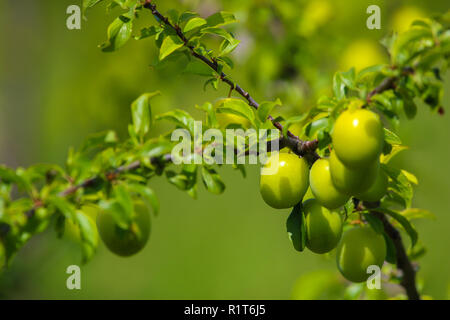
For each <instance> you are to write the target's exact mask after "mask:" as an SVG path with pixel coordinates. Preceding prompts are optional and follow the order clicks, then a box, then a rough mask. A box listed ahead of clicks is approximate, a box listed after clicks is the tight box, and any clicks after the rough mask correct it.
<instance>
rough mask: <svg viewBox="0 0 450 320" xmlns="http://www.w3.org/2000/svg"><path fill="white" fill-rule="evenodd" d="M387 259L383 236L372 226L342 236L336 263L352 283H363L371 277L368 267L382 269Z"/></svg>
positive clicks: (353, 229) (354, 229)
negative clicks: (373, 266) (374, 266)
mask: <svg viewBox="0 0 450 320" xmlns="http://www.w3.org/2000/svg"><path fill="white" fill-rule="evenodd" d="M385 258H386V242H385V240H384V237H383V235H381V234H379V233H376V232H375V231H374V230H373V229H372V228H371V227H370V226H364V227H355V228H352V229H349V230H347V231H346V232H345V233H344V235H343V236H342V239H341V242H340V243H339V245H338V248H337V253H336V262H337V266H338V269H339V271H340V272H341V273H342V275H343V276H344V277H345V278H346V279H347V280H350V281H352V282H363V281H366V280H367V278H368V277H369V274H368V273H367V267H369V266H371V265H376V266H378V267H380V268H381V266H382V265H383V262H384V259H385Z"/></svg>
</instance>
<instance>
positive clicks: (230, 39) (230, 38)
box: [201, 28, 238, 43]
mask: <svg viewBox="0 0 450 320" xmlns="http://www.w3.org/2000/svg"><path fill="white" fill-rule="evenodd" d="M201 33H202V34H212V35H216V36H219V37H222V38H224V39H225V40H227V41H228V42H229V43H236V41H238V40H236V39H234V38H233V35H232V34H231V33H229V32H228V31H226V30H224V29H221V28H204V29H202V31H201Z"/></svg>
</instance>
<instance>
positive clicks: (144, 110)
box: [131, 91, 160, 138]
mask: <svg viewBox="0 0 450 320" xmlns="http://www.w3.org/2000/svg"><path fill="white" fill-rule="evenodd" d="M158 94H160V92H159V91H157V92H151V93H144V94H142V95H141V96H140V97H139V98H137V99H136V100H135V101H133V103H132V104H131V115H132V119H133V127H134V132H135V133H136V135H138V136H140V137H141V138H142V137H144V136H145V135H146V134H147V133H148V131H149V130H150V127H151V126H152V124H153V116H152V110H151V106H150V99H151V98H153V97H154V96H156V95H158Z"/></svg>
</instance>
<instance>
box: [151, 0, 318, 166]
mask: <svg viewBox="0 0 450 320" xmlns="http://www.w3.org/2000/svg"><path fill="white" fill-rule="evenodd" d="M144 8H147V9H149V10H150V11H151V12H152V14H153V15H154V16H155V17H156V18H157V19H158V20H159V21H162V22H163V23H164V24H165V25H167V26H168V27H170V28H172V29H173V30H174V31H175V32H176V34H177V35H178V37H179V38H180V39H181V40H182V41H183V43H184V46H185V47H186V48H188V49H189V51H190V52H191V54H192V56H193V57H195V58H197V59H199V60H201V61H202V62H204V63H205V64H206V65H208V66H209V67H210V68H211V69H212V70H214V71H215V72H217V73H218V74H219V76H220V80H222V82H224V83H226V84H228V85H229V86H230V92H231V91H233V90H234V91H236V92H237V93H238V94H240V95H241V96H242V97H243V98H244V99H245V100H247V102H248V104H249V105H250V106H251V107H253V108H254V109H258V108H259V103H258V102H256V101H255V99H253V98H252V97H251V95H250V94H249V93H248V92H247V91H245V90H244V89H243V88H242V87H241V86H239V84H237V83H235V82H233V81H232V80H231V79H230V78H229V77H228V76H227V75H226V74H225V73H224V72H222V71H220V68H219V65H218V64H217V62H216V61H214V60H211V59H210V58H208V57H205V56H204V55H201V54H199V53H197V52H196V51H195V48H194V46H192V45H190V44H189V40H188V39H187V38H186V36H185V35H184V33H183V32H182V31H181V28H180V27H179V26H178V25H176V24H175V25H174V24H172V23H171V22H170V21H169V19H168V18H167V17H165V16H164V15H162V14H161V13H160V12H159V11H158V10H157V9H156V4H154V3H152V0H145V2H144ZM268 119H269V120H270V121H272V123H273V125H274V126H275V128H277V129H278V130H280V131H281V132H283V125H282V124H281V123H279V122H277V121H275V119H274V118H273V117H272V116H270V115H269V116H268ZM286 134H287V137H286V138H290V139H291V141H289V142H287V144H286V145H287V146H288V147H289V148H290V149H291V150H292V151H293V152H294V153H296V154H297V155H299V156H305V155H307V154H310V155H311V159H313V160H315V159H318V158H319V156H318V155H317V153H316V152H315V150H316V149H317V143H316V142H314V141H302V140H300V139H299V138H298V137H297V136H296V135H294V134H293V133H292V132H290V131H287V133H286ZM293 142H296V143H295V144H294V143H293ZM313 147H314V148H313Z"/></svg>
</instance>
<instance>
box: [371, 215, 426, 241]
mask: <svg viewBox="0 0 450 320" xmlns="http://www.w3.org/2000/svg"><path fill="white" fill-rule="evenodd" d="M377 210H378V211H381V212H383V213H385V214H387V215H389V216H390V217H392V218H393V219H395V220H396V221H397V222H398V223H399V224H400V225H401V226H402V227H403V228H404V229H405V231H406V233H407V234H408V236H409V237H410V239H411V247H414V246H415V244H416V243H417V239H418V237H419V235H418V233H417V231H416V229H415V228H414V226H413V225H412V224H411V223H410V222H409V221H408V219H406V217H404V216H403V215H402V214H400V213H398V212H396V211H393V210H390V209H387V208H377Z"/></svg>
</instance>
